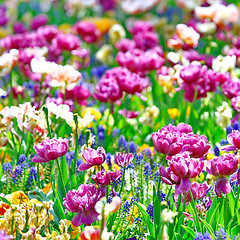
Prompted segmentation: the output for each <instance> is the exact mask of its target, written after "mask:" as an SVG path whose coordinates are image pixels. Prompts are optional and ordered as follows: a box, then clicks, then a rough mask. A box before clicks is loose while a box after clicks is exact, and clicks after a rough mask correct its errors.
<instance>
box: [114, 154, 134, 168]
mask: <svg viewBox="0 0 240 240" xmlns="http://www.w3.org/2000/svg"><path fill="white" fill-rule="evenodd" d="M132 160H133V154H132V153H127V154H124V153H120V152H117V153H116V155H115V163H116V164H117V165H118V166H119V167H127V166H128V165H129V164H130V163H131V162H132Z"/></svg>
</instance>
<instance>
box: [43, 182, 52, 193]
mask: <svg viewBox="0 0 240 240" xmlns="http://www.w3.org/2000/svg"><path fill="white" fill-rule="evenodd" d="M51 188H52V185H51V183H48V184H47V185H46V186H45V187H44V188H43V189H42V191H43V192H44V193H45V194H47V193H48V192H49V191H50V190H51Z"/></svg>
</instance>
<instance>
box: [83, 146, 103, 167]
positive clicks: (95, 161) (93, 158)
mask: <svg viewBox="0 0 240 240" xmlns="http://www.w3.org/2000/svg"><path fill="white" fill-rule="evenodd" d="M83 159H84V160H85V161H86V163H82V164H81V165H80V166H79V169H78V170H79V171H83V170H87V169H89V168H90V167H92V166H99V165H101V164H102V163H103V162H104V161H105V159H106V152H105V149H104V148H102V147H98V149H97V150H95V149H93V148H87V149H85V150H84V151H83Z"/></svg>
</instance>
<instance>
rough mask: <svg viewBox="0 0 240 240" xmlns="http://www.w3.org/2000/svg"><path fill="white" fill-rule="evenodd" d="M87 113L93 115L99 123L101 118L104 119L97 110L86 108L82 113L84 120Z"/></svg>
mask: <svg viewBox="0 0 240 240" xmlns="http://www.w3.org/2000/svg"><path fill="white" fill-rule="evenodd" d="M87 112H90V113H91V115H93V116H94V119H95V120H96V121H97V120H99V119H100V118H101V117H102V114H101V112H100V111H99V110H97V109H95V108H92V107H88V108H85V110H84V111H83V112H82V117H83V118H84V117H85V114H86V113H87Z"/></svg>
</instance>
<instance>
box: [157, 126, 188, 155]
mask: <svg viewBox="0 0 240 240" xmlns="http://www.w3.org/2000/svg"><path fill="white" fill-rule="evenodd" d="M152 140H153V144H154V147H155V148H156V150H157V151H158V152H159V153H163V154H167V155H169V156H172V155H175V154H177V153H180V152H181V150H182V145H183V143H182V139H181V138H180V133H179V132H178V131H177V129H176V128H175V127H174V126H172V125H171V124H169V125H168V126H165V127H163V128H162V129H161V130H159V131H158V132H156V133H153V134H152Z"/></svg>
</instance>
